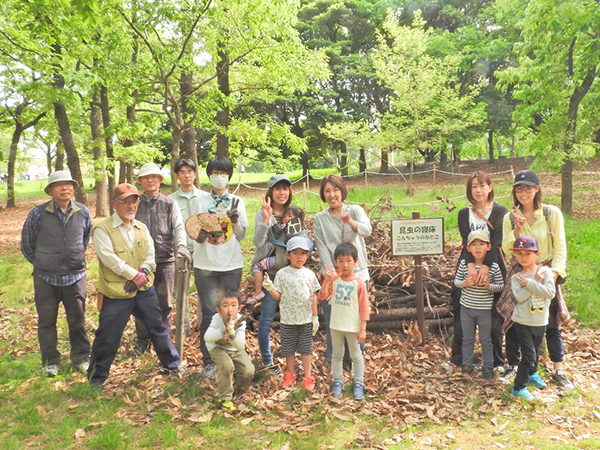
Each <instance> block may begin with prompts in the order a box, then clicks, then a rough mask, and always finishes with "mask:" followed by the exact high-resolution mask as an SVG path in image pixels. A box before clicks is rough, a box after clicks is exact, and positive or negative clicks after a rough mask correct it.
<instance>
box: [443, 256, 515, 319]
mask: <svg viewBox="0 0 600 450" xmlns="http://www.w3.org/2000/svg"><path fill="white" fill-rule="evenodd" d="M477 269H479V267H477ZM467 277H468V267H467V263H466V262H465V260H464V259H462V260H461V261H460V263H459V265H458V269H457V270H456V275H455V276H454V285H455V286H456V287H457V288H459V289H462V292H461V294H460V304H461V306H465V307H467V308H472V309H492V304H493V303H494V292H501V291H502V289H503V288H504V280H503V279H502V272H500V267H499V266H498V264H496V263H493V264H492V266H491V267H490V271H489V275H488V278H489V280H490V289H489V290H488V289H486V287H485V286H467V287H463V282H464V281H465V280H466V279H467Z"/></svg>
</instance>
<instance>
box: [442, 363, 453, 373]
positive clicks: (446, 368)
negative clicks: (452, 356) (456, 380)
mask: <svg viewBox="0 0 600 450" xmlns="http://www.w3.org/2000/svg"><path fill="white" fill-rule="evenodd" d="M455 368H456V366H455V365H454V364H452V363H451V362H450V361H446V362H445V363H444V364H442V365H441V367H440V369H442V371H443V372H444V373H448V374H450V373H452V372H454V369H455Z"/></svg>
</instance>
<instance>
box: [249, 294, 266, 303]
mask: <svg viewBox="0 0 600 450" xmlns="http://www.w3.org/2000/svg"><path fill="white" fill-rule="evenodd" d="M263 298H265V293H264V292H263V291H260V293H258V294H254V295H253V296H252V297H248V299H247V300H246V305H254V304H255V303H257V302H258V301H259V300H262V299H263Z"/></svg>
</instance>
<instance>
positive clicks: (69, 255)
mask: <svg viewBox="0 0 600 450" xmlns="http://www.w3.org/2000/svg"><path fill="white" fill-rule="evenodd" d="M77 186H78V183H77V181H75V180H74V179H73V178H71V174H70V173H69V172H67V171H65V170H59V171H56V172H54V173H53V174H51V175H50V176H49V177H48V185H47V186H46V189H45V191H46V194H48V195H49V196H51V197H52V199H51V200H50V201H48V202H45V203H42V204H41V205H39V206H37V207H35V208H33V209H32V210H31V211H30V212H29V215H28V216H27V220H25V223H24V224H23V231H22V235H21V252H22V253H23V255H24V256H25V258H26V259H27V261H29V262H30V263H31V264H33V287H34V291H35V295H34V297H35V308H36V311H37V315H38V340H39V343H40V350H41V353H42V363H43V365H44V367H45V369H46V373H47V375H48V376H49V377H54V376H56V375H57V374H58V364H59V362H60V352H59V351H58V349H57V331H56V318H57V315H58V309H59V305H60V303H61V302H62V304H63V306H64V308H65V313H66V315H67V324H68V326H69V341H70V343H71V364H72V367H73V369H74V370H76V371H78V372H82V373H85V372H86V371H87V369H88V358H89V354H90V342H89V340H88V337H87V333H86V330H85V297H86V285H85V273H86V263H85V250H86V248H87V246H88V242H89V240H90V234H91V231H92V221H91V219H90V212H89V210H88V209H87V207H86V206H85V205H83V204H81V203H78V202H76V201H74V200H72V197H73V193H74V192H75V188H76V187H77Z"/></svg>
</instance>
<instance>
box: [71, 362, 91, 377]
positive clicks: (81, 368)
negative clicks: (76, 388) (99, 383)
mask: <svg viewBox="0 0 600 450" xmlns="http://www.w3.org/2000/svg"><path fill="white" fill-rule="evenodd" d="M89 367H90V363H89V362H87V361H84V362H80V363H77V364H73V371H74V372H79V373H82V374H84V375H87V371H88V369H89Z"/></svg>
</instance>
